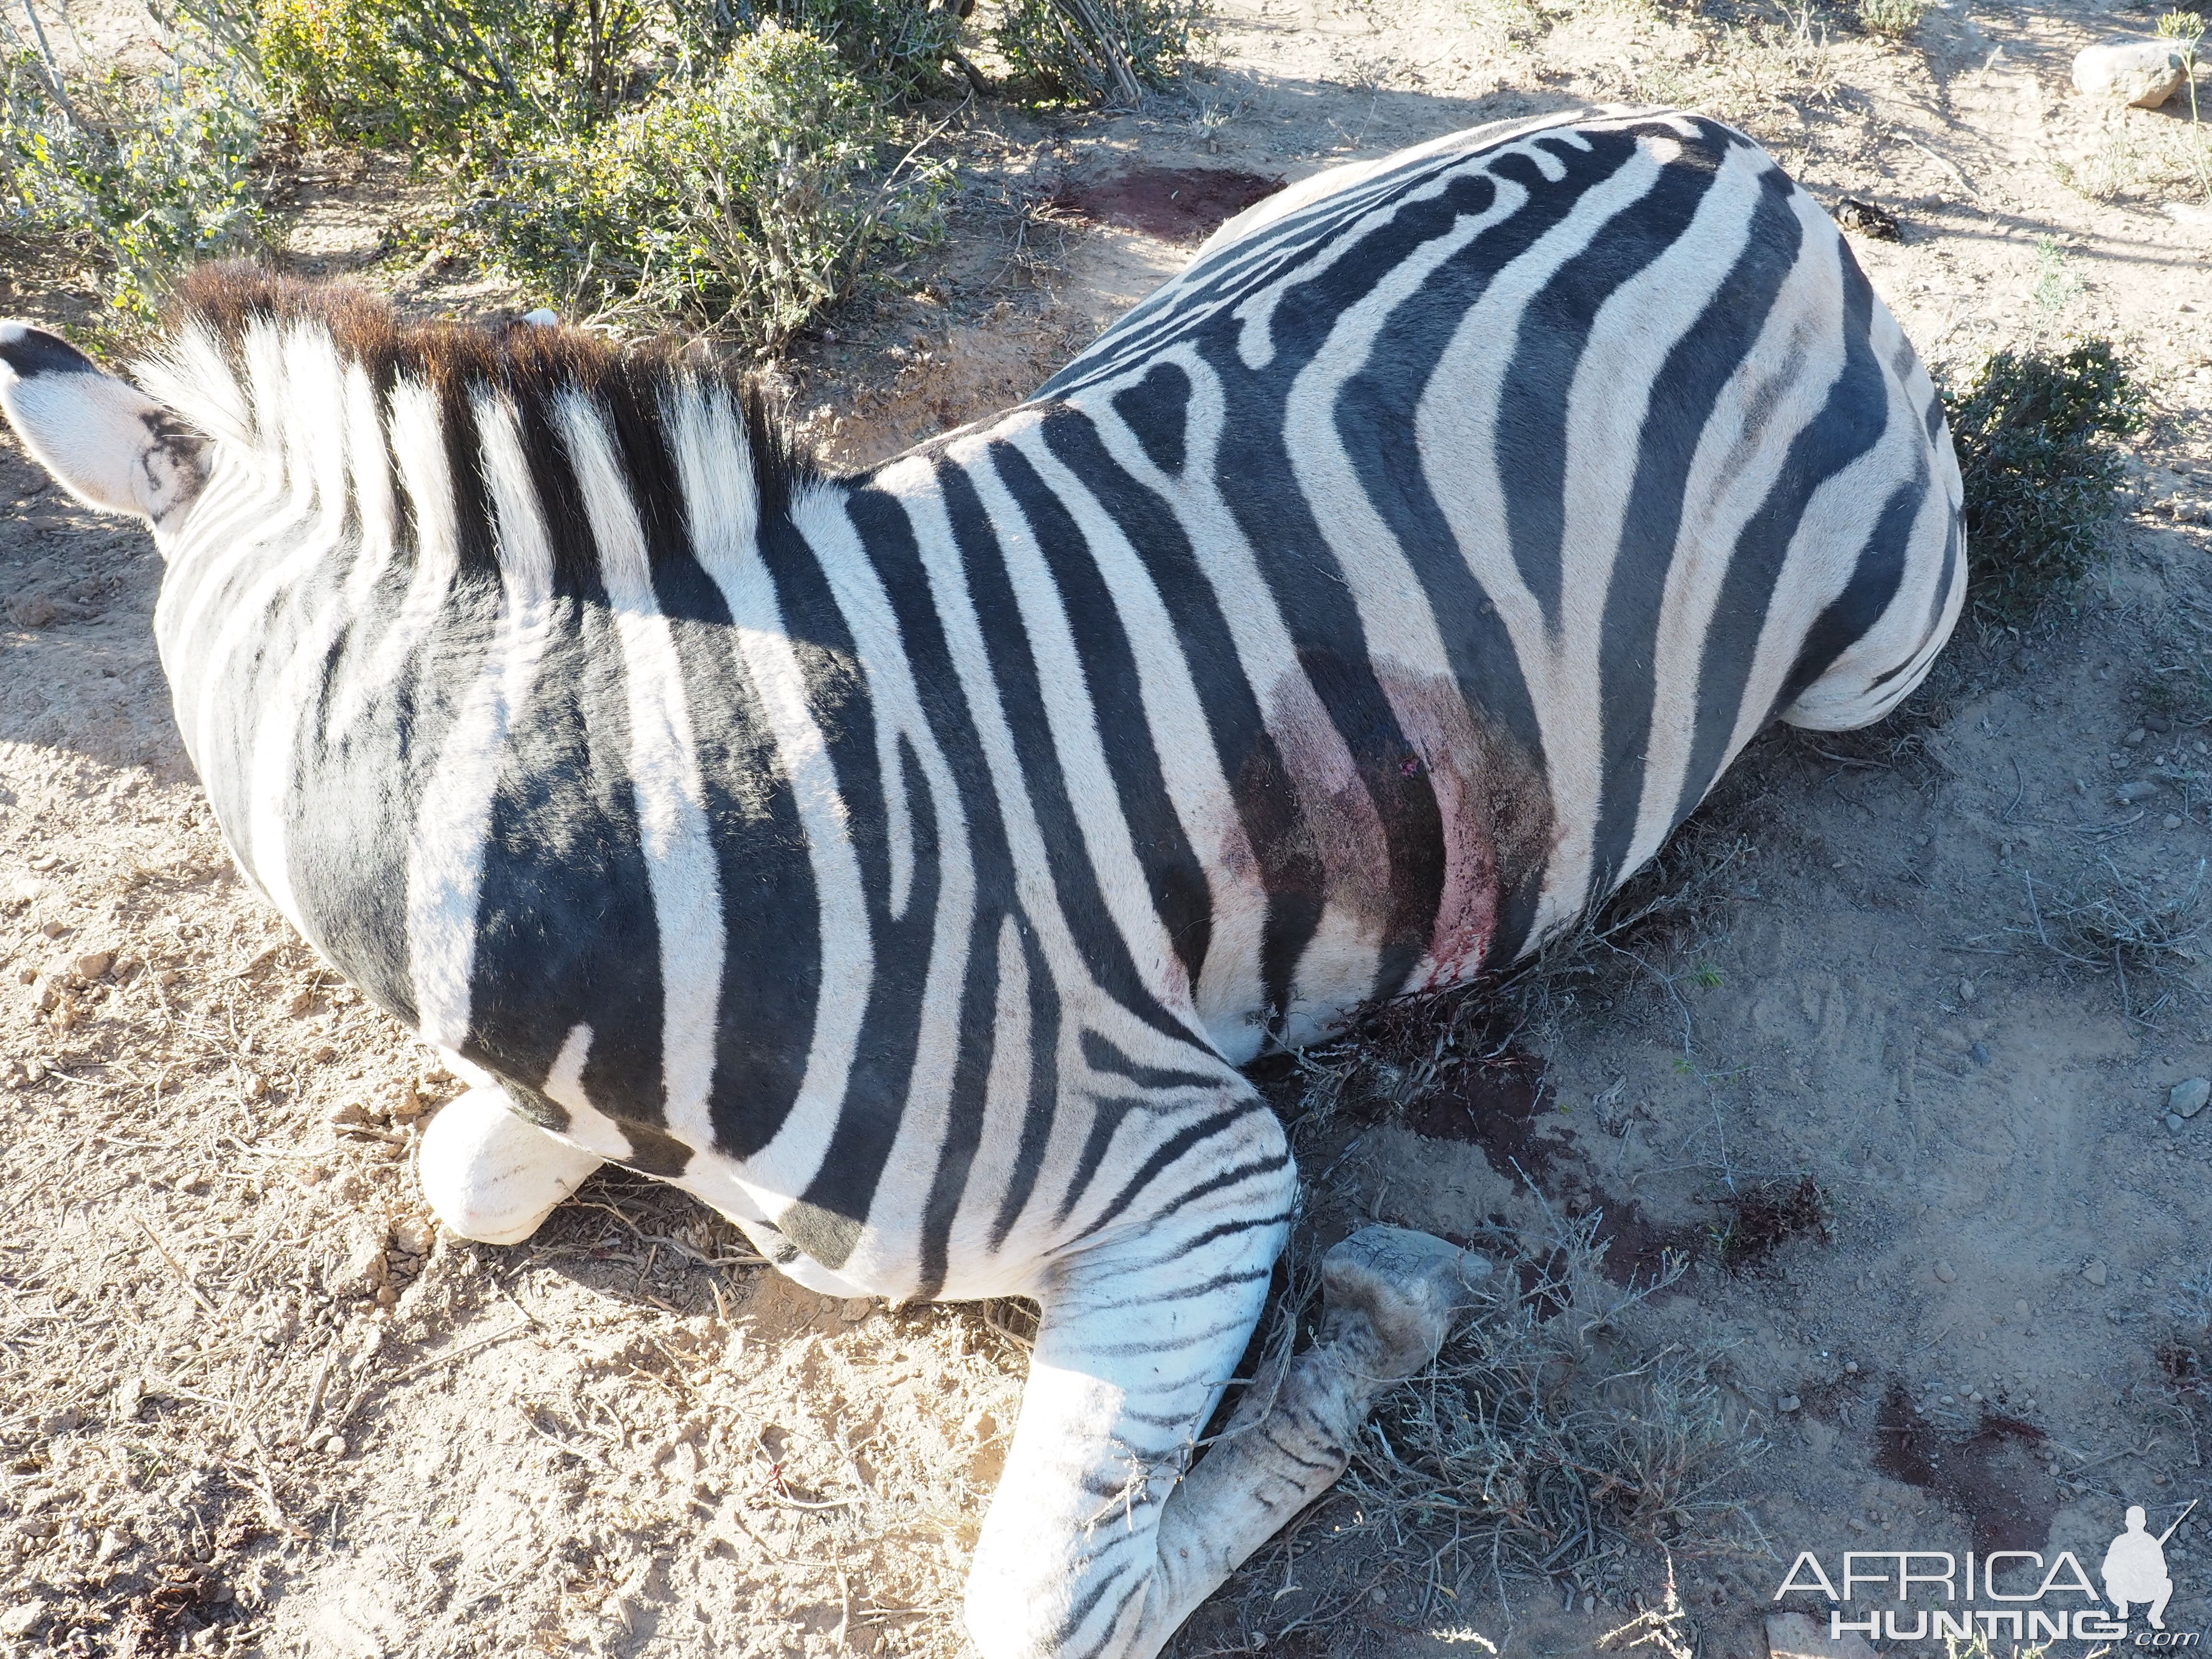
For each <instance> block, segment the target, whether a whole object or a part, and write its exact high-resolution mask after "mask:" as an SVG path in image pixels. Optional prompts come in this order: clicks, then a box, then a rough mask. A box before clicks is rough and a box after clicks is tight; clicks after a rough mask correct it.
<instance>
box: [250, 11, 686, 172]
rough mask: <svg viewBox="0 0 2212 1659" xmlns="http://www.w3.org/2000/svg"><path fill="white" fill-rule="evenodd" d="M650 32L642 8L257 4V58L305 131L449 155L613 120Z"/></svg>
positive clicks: (290, 113) (277, 92)
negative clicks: (424, 148)
mask: <svg viewBox="0 0 2212 1659" xmlns="http://www.w3.org/2000/svg"><path fill="white" fill-rule="evenodd" d="M646 25H647V16H646V13H645V11H644V9H643V8H642V6H641V4H640V3H638V0H556V3H547V0H262V3H261V8H260V21H259V27H258V30H257V32H256V45H257V46H258V50H259V53H260V58H261V63H262V68H263V73H264V76H265V77H266V79H267V81H268V82H269V87H270V92H271V93H272V94H273V95H274V96H275V97H276V99H277V100H279V102H280V103H281V104H282V105H283V107H284V108H285V110H286V112H288V113H289V115H290V116H291V118H293V120H294V121H295V123H296V124H297V125H299V126H300V127H301V129H302V130H303V131H307V132H310V133H312V134H313V135H315V136H317V137H323V138H326V139H333V140H338V141H345V140H355V139H365V140H368V141H370V142H374V143H408V144H414V145H417V146H427V147H428V148H430V149H436V150H444V151H453V150H458V149H462V148H465V146H466V145H467V144H468V143H471V142H472V141H473V142H478V143H481V142H484V141H485V140H486V139H488V138H489V139H492V140H494V141H496V140H498V139H500V138H502V137H506V136H507V135H512V134H515V133H518V132H532V131H538V130H541V129H545V128H562V127H575V126H580V125H589V124H590V123H591V122H592V121H593V120H595V119H597V118H599V117H601V116H603V115H605V113H607V112H609V111H610V110H611V109H612V108H613V107H614V106H615V105H616V104H617V102H618V101H619V100H620V99H621V97H622V96H623V94H624V92H625V91H626V90H627V89H628V87H629V82H630V81H631V79H632V78H633V76H635V74H636V72H637V70H638V69H639V67H640V65H639V61H638V60H639V58H640V56H641V53H642V52H643V51H644V49H645V48H646V46H647V44H648V40H647V27H646Z"/></svg>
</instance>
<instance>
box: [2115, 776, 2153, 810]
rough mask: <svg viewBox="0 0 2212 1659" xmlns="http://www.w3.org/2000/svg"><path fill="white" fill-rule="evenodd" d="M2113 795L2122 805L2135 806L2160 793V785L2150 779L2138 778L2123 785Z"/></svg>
mask: <svg viewBox="0 0 2212 1659" xmlns="http://www.w3.org/2000/svg"><path fill="white" fill-rule="evenodd" d="M2112 793H2113V795H2114V796H2115V797H2116V798H2117V799H2118V801H2119V803H2120V805H2123V806H2133V805H2135V804H2136V802H2137V801H2139V800H2142V799H2146V798H2147V797H2148V796H2151V795H2155V794H2156V793H2158V785H2157V784H2156V783H2155V782H2154V781H2152V780H2151V779H2149V778H2137V779H2136V780H2135V781H2133V782H2132V783H2124V784H2122V785H2121V786H2120V787H2118V788H2117V789H2115V790H2114V791H2112Z"/></svg>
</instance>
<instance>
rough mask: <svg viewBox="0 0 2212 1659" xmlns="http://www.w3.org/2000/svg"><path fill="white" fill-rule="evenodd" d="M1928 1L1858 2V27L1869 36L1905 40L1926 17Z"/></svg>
mask: <svg viewBox="0 0 2212 1659" xmlns="http://www.w3.org/2000/svg"><path fill="white" fill-rule="evenodd" d="M1928 3H1929V0H1859V26H1860V27H1862V28H1863V29H1865V30H1866V32H1867V33H1869V34H1880V35H1886V36H1887V37H1888V38H1889V39H1890V40H1910V39H1911V36H1912V31H1913V30H1915V29H1917V28H1918V27H1920V20H1921V19H1922V18H1923V17H1925V16H1926V15H1928Z"/></svg>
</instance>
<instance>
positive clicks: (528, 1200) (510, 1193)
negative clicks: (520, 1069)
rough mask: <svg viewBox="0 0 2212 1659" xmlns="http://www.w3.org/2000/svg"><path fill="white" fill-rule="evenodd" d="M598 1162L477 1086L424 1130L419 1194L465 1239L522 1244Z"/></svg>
mask: <svg viewBox="0 0 2212 1659" xmlns="http://www.w3.org/2000/svg"><path fill="white" fill-rule="evenodd" d="M602 1161H603V1160H602V1159H601V1158H599V1156H598V1154H596V1153H593V1152H585V1151H584V1150H583V1149H582V1148H581V1147H578V1146H570V1145H569V1144H568V1142H567V1141H565V1140H559V1139H555V1138H554V1137H553V1136H552V1135H550V1134H548V1133H546V1132H545V1131H544V1130H543V1129H541V1128H539V1127H538V1126H537V1125H536V1124H534V1123H532V1122H531V1121H529V1120H528V1119H527V1118H525V1117H523V1116H522V1115H520V1114H519V1113H517V1112H516V1111H515V1109H513V1107H512V1106H510V1105H508V1104H507V1097H506V1096H505V1095H504V1094H502V1093H501V1092H500V1091H499V1090H497V1089H495V1088H487V1087H483V1086H478V1087H477V1088H473V1089H471V1090H469V1091H467V1092H466V1093H465V1094H463V1095H461V1096H459V1097H458V1098H456V1099H455V1100H453V1101H452V1102H451V1103H448V1104H447V1106H446V1107H445V1108H444V1109H442V1110H441V1111H440V1112H439V1114H438V1115H437V1116H435V1117H434V1118H432V1119H431V1120H430V1127H428V1129H426V1130H425V1131H423V1133H422V1165H421V1168H422V1196H423V1197H424V1198H426V1199H428V1200H429V1202H430V1207H431V1208H432V1209H433V1210H435V1212H437V1216H438V1219H439V1220H440V1221H441V1222H443V1223H444V1224H445V1225H447V1227H449V1228H451V1229H452V1230H453V1231H454V1232H457V1233H459V1235H460V1236H461V1237H463V1238H473V1239H475V1240H477V1242H478V1243H484V1244H520V1243H521V1242H522V1241H523V1240H524V1239H526V1238H527V1237H530V1236H531V1234H532V1233H534V1232H536V1231H538V1227H539V1225H541V1224H543V1223H544V1219H545V1218H546V1217H547V1216H549V1215H550V1214H552V1213H553V1209H554V1206H556V1205H557V1204H559V1203H560V1201H561V1200H562V1199H564V1198H566V1197H568V1194H571V1193H573V1192H574V1191H575V1190H576V1188H579V1187H580V1186H582V1185H583V1184H584V1178H585V1177H586V1176H588V1175H590V1174H591V1173H592V1170H596V1169H598V1168H599V1164H601V1162H602Z"/></svg>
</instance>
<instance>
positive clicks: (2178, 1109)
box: [2166, 1077, 2212, 1117]
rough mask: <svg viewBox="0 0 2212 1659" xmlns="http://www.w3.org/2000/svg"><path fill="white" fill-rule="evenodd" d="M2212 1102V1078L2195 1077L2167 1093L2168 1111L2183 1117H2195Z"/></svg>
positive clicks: (2178, 1084)
mask: <svg viewBox="0 0 2212 1659" xmlns="http://www.w3.org/2000/svg"><path fill="white" fill-rule="evenodd" d="M2208 1100H2212V1078H2202V1077H2193V1078H2191V1079H2189V1081H2187V1082H2186V1083H2177V1084H2175V1085H2173V1087H2172V1088H2171V1089H2169V1090H2167V1091H2166V1110H2167V1111H2169V1112H2172V1113H2174V1114H2176V1115H2179V1116H2181V1117H2195V1116H2196V1115H2197V1113H2199V1112H2201V1111H2203V1109H2204V1103H2205V1102H2207V1101H2208Z"/></svg>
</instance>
